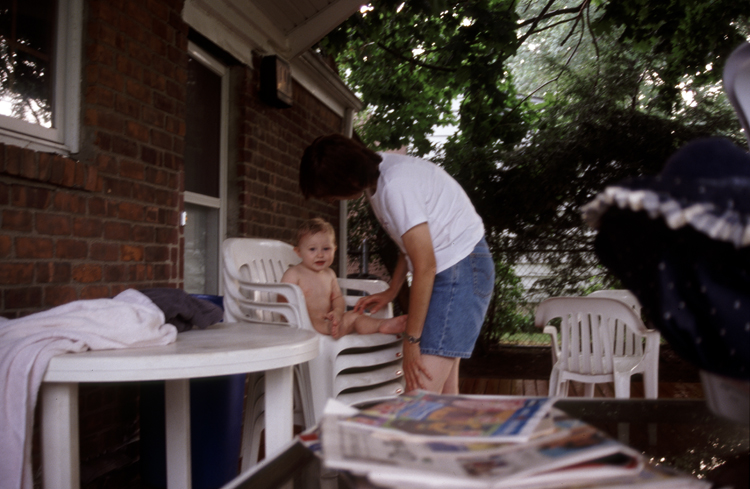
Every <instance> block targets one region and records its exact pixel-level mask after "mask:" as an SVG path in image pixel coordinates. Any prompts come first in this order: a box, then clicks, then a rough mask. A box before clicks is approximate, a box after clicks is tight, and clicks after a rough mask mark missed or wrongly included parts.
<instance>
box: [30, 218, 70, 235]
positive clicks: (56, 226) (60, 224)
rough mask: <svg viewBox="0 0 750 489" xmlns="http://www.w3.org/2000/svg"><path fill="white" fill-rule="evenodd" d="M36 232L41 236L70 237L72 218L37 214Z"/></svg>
mask: <svg viewBox="0 0 750 489" xmlns="http://www.w3.org/2000/svg"><path fill="white" fill-rule="evenodd" d="M35 220H36V230H37V232H39V233H41V234H53V235H57V236H70V231H71V229H70V228H71V226H70V217H68V216H66V215H60V214H42V213H37V214H36V219H35Z"/></svg>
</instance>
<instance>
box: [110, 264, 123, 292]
mask: <svg viewBox="0 0 750 489" xmlns="http://www.w3.org/2000/svg"><path fill="white" fill-rule="evenodd" d="M125 280H128V267H127V266H125V265H112V266H105V267H104V281H105V282H124V281H125ZM112 293H115V292H114V290H113V291H112Z"/></svg>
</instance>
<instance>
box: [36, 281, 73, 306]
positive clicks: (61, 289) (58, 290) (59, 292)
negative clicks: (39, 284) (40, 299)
mask: <svg viewBox="0 0 750 489" xmlns="http://www.w3.org/2000/svg"><path fill="white" fill-rule="evenodd" d="M76 299H77V297H76V290H75V288H74V287H72V286H65V285H61V286H50V287H45V288H44V305H45V306H48V307H54V306H60V305H62V304H67V303H68V302H73V301H74V300H76Z"/></svg>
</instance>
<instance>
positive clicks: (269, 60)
mask: <svg viewBox="0 0 750 489" xmlns="http://www.w3.org/2000/svg"><path fill="white" fill-rule="evenodd" d="M260 95H261V98H262V99H263V101H264V102H265V103H267V104H268V105H272V106H274V107H278V108H280V109H284V108H287V107H291V106H292V71H291V68H290V67H289V63H288V62H287V61H285V60H283V59H282V58H280V57H278V56H275V55H274V56H264V57H263V59H261V61H260Z"/></svg>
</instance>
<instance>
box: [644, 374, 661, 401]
mask: <svg viewBox="0 0 750 489" xmlns="http://www.w3.org/2000/svg"><path fill="white" fill-rule="evenodd" d="M643 393H644V395H645V397H646V399H657V398H658V397H659V379H658V378H657V376H654V375H650V373H649V372H645V373H644V374H643Z"/></svg>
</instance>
